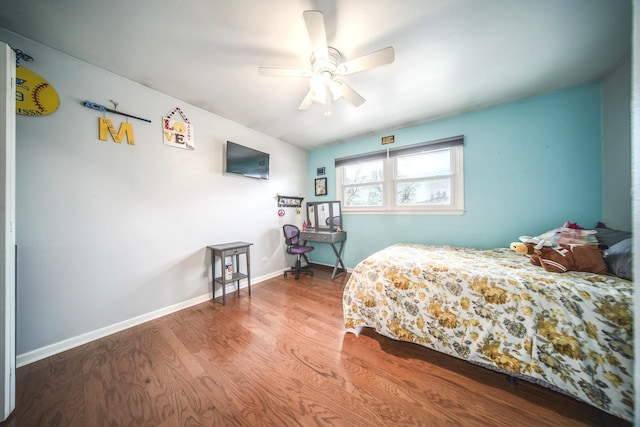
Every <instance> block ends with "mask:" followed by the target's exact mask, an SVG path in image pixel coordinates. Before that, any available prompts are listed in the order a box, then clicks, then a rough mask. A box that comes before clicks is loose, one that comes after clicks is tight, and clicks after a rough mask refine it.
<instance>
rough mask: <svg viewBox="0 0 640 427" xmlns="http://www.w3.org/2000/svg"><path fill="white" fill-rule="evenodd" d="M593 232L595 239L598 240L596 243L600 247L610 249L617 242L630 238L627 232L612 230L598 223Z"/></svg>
mask: <svg viewBox="0 0 640 427" xmlns="http://www.w3.org/2000/svg"><path fill="white" fill-rule="evenodd" d="M594 230H596V231H597V233H596V239H598V243H600V244H601V245H604V246H606V247H607V248H610V247H611V246H613V245H615V244H616V243H618V242H621V241H623V240H625V239H628V238H630V237H631V233H630V232H628V231H621V230H614V229H613V228H609V227H607V226H606V225H604V224H603V223H601V222H599V223H598V224H597V225H596V227H595V228H594Z"/></svg>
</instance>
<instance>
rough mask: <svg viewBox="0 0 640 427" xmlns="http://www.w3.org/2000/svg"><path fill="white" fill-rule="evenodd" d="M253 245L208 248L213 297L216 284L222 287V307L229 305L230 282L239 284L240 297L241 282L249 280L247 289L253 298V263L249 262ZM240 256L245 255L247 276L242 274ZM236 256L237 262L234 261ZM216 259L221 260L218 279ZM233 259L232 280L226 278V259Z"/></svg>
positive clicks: (222, 245) (245, 243) (241, 244)
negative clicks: (228, 286)
mask: <svg viewBox="0 0 640 427" xmlns="http://www.w3.org/2000/svg"><path fill="white" fill-rule="evenodd" d="M251 245H253V243H247V242H232V243H223V244H220V245H210V246H207V248H209V249H211V251H212V254H211V272H212V273H211V277H213V296H214V298H215V294H216V282H218V283H220V284H221V285H222V305H225V304H226V303H227V301H226V295H225V292H226V289H225V288H226V287H227V283H229V282H237V284H238V296H239V295H240V280H242V279H244V278H246V279H247V288H249V296H251V262H250V260H249V246H251ZM240 254H245V261H246V264H245V267H246V270H247V274H243V273H240V262H239V261H240ZM234 256H235V261H234ZM216 257H218V258H220V269H221V270H222V271H221V272H220V276H218V277H216ZM227 257H231V264H232V269H233V274H232V275H231V279H227V278H226V274H225V271H224V264H225V259H226V258H227Z"/></svg>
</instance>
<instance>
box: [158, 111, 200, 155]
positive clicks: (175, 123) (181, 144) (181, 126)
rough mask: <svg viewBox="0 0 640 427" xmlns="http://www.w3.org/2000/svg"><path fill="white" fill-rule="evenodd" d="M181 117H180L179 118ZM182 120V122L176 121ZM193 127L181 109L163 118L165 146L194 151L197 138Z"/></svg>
mask: <svg viewBox="0 0 640 427" xmlns="http://www.w3.org/2000/svg"><path fill="white" fill-rule="evenodd" d="M178 116H179V117H178ZM177 118H180V119H181V120H176V119H177ZM193 131H194V129H193V125H192V124H191V123H189V119H187V117H186V116H185V115H184V113H183V112H182V110H181V109H180V108H179V107H176V108H174V109H173V110H171V112H170V113H169V114H167V115H166V116H165V117H163V118H162V140H163V141H164V145H169V146H171V147H178V148H185V149H187V150H193V149H194V145H195V138H194V135H193Z"/></svg>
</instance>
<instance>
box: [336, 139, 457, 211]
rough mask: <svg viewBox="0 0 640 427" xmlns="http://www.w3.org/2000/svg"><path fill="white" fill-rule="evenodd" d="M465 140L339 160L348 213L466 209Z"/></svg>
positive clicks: (340, 183)
mask: <svg viewBox="0 0 640 427" xmlns="http://www.w3.org/2000/svg"><path fill="white" fill-rule="evenodd" d="M463 141H464V140H463V137H462V136H459V137H454V138H447V139H442V140H437V141H431V142H427V143H422V144H415V145H410V146H405V147H398V148H395V149H390V150H388V151H387V150H382V151H378V152H374V153H368V154H365V155H361V156H352V157H346V158H341V159H336V173H337V179H336V181H337V186H338V188H337V193H338V198H339V199H340V201H341V202H342V208H343V211H344V212H363V213H366V212H372V213H440V214H461V213H462V212H463V211H464V193H463V190H464V189H463V162H462V160H463V157H462V154H463V148H462V147H463Z"/></svg>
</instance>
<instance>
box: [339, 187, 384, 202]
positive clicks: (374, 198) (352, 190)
mask: <svg viewBox="0 0 640 427" xmlns="http://www.w3.org/2000/svg"><path fill="white" fill-rule="evenodd" d="M344 200H345V203H344V204H345V206H382V186H381V185H368V186H362V187H347V188H345V189H344Z"/></svg>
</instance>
